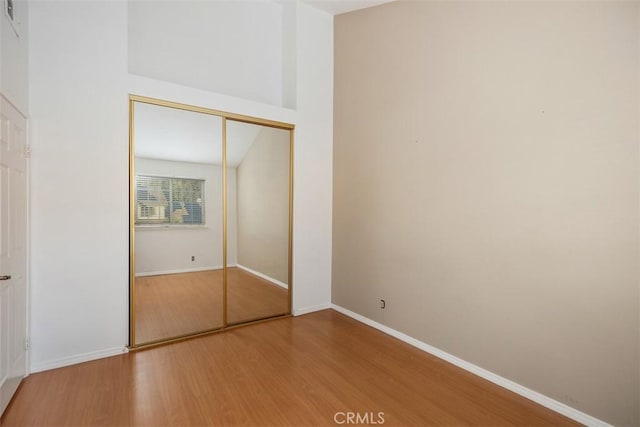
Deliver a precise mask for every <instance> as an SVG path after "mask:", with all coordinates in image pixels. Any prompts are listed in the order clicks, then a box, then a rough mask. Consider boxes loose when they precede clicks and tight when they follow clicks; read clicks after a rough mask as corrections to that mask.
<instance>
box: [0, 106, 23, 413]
mask: <svg viewBox="0 0 640 427" xmlns="http://www.w3.org/2000/svg"><path fill="white" fill-rule="evenodd" d="M26 125H27V121H26V119H25V118H24V116H23V115H22V114H20V112H18V110H16V109H15V108H14V107H13V106H12V105H11V104H10V103H9V102H8V101H7V100H6V99H5V98H4V97H3V96H2V95H0V279H1V280H0V414H1V413H2V412H4V410H5V408H6V407H7V405H8V404H9V401H10V400H11V397H13V394H14V393H15V392H16V389H17V388H18V385H20V381H22V378H24V376H25V375H26V372H27V355H26V348H27V341H26V332H27V278H26V275H27V248H26V247H27V159H26V157H27V151H26V149H27V145H26V144H27V135H26Z"/></svg>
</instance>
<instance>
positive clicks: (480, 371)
mask: <svg viewBox="0 0 640 427" xmlns="http://www.w3.org/2000/svg"><path fill="white" fill-rule="evenodd" d="M331 308H333V309H334V310H336V311H338V312H340V313H342V314H344V315H346V316H349V317H351V318H353V319H355V320H357V321H359V322H362V323H364V324H365V325H369V326H371V327H373V328H375V329H378V330H379V331H382V332H384V333H385V334H387V335H391V336H392V337H395V338H398V339H399V340H401V341H404V342H406V343H407V344H410V345H412V346H414V347H416V348H419V349H420V350H422V351H425V352H427V353H430V354H432V355H434V356H436V357H438V358H440V359H443V360H445V361H447V362H449V363H452V364H454V365H456V366H458V367H459V368H462V369H464V370H465V371H469V372H471V373H472V374H475V375H477V376H479V377H482V378H484V379H485V380H488V381H491V382H492V383H494V384H497V385H499V386H500V387H504V388H506V389H507V390H510V391H512V392H514V393H516V394H519V395H521V396H523V397H526V398H527V399H529V400H533V401H534V402H536V403H538V404H540V405H542V406H544V407H546V408H549V409H551V410H552V411H555V412H557V413H559V414H562V415H564V416H565V417H568V418H571V419H572V420H575V421H577V422H579V423H581V424H583V425H586V426H589V427H612V426H611V424H608V423H606V422H604V421H602V420H599V419H597V418H595V417H592V416H591V415H588V414H585V413H584V412H581V411H579V410H577V409H575V408H572V407H570V406H568V405H565V404H564V403H562V402H558V401H557V400H555V399H552V398H550V397H548V396H545V395H544V394H542V393H538V392H537V391H533V390H531V389H529V388H527V387H525V386H523V385H520V384H518V383H516V382H513V381H511V380H508V379H506V378H504V377H501V376H500V375H497V374H494V373H493V372H490V371H487V370H486V369H484V368H481V367H479V366H476V365H474V364H473V363H469V362H467V361H465V360H462V359H460V358H458V357H456V356H454V355H452V354H449V353H447V352H445V351H442V350H440V349H438V348H436V347H433V346H431V345H429V344H426V343H424V342H422V341H419V340H417V339H415V338H413V337H410V336H409V335H406V334H404V333H402V332H400V331H396V330H395V329H392V328H390V327H388V326H385V325H383V324H381V323H378V322H376V321H375V320H371V319H369V318H368V317H364V316H362V315H360V314H358V313H354V312H353V311H350V310H348V309H346V308H344V307H341V306H339V305H336V304H331Z"/></svg>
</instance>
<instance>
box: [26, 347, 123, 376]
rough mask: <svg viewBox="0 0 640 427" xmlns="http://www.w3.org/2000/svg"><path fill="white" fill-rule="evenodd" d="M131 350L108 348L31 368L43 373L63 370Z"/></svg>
mask: <svg viewBox="0 0 640 427" xmlns="http://www.w3.org/2000/svg"><path fill="white" fill-rule="evenodd" d="M128 352H129V349H128V348H126V347H113V348H106V349H104V350H98V351H91V352H89V353H83V354H77V355H75V356H68V357H63V358H62V359H56V360H49V361H46V362H42V363H36V364H35V365H32V366H31V370H30V372H31V373H32V374H33V373H36V372H42V371H48V370H50V369H56V368H63V367H65V366H69V365H75V364H78V363H83V362H90V361H92V360H97V359H103V358H105V357H111V356H118V355H120V354H124V353H128Z"/></svg>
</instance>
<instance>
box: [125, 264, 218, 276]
mask: <svg viewBox="0 0 640 427" xmlns="http://www.w3.org/2000/svg"><path fill="white" fill-rule="evenodd" d="M230 267H231V266H230ZM207 270H222V266H221V265H214V266H210V267H195V268H181V269H176V270H163V271H146V272H143V273H136V277H145V276H161V275H163V274H179V273H195V272H197V271H207Z"/></svg>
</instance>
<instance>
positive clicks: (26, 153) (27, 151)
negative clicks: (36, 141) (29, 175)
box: [22, 144, 31, 159]
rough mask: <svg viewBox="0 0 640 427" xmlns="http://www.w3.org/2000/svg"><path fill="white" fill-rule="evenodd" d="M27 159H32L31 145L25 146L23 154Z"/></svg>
mask: <svg viewBox="0 0 640 427" xmlns="http://www.w3.org/2000/svg"><path fill="white" fill-rule="evenodd" d="M22 154H23V155H24V158H25V159H30V158H31V144H25V146H24V152H23V153H22Z"/></svg>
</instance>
